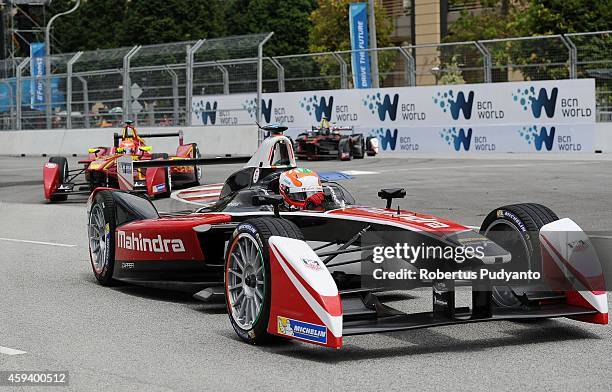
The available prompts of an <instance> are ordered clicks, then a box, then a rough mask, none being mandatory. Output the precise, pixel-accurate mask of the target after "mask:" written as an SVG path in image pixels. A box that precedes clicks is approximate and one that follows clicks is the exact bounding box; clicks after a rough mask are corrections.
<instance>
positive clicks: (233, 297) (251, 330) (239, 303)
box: [224, 217, 304, 345]
mask: <svg viewBox="0 0 612 392" xmlns="http://www.w3.org/2000/svg"><path fill="white" fill-rule="evenodd" d="M272 236H281V237H288V238H295V239H300V240H301V239H304V236H303V234H302V232H301V230H300V229H299V228H298V227H297V226H296V225H295V224H294V223H293V222H291V221H288V220H286V219H281V218H273V217H261V218H254V219H248V220H246V221H244V222H242V223H240V224H239V225H238V227H236V229H235V230H234V233H233V234H232V238H231V240H230V243H229V246H228V250H227V253H226V257H225V274H224V275H225V279H224V286H225V303H226V306H227V313H228V315H229V318H230V322H231V323H232V327H233V328H234V330H235V331H236V333H237V334H238V336H239V337H240V338H241V339H242V340H244V341H245V342H247V343H250V344H256V345H261V344H265V343H268V342H271V341H274V340H278V339H280V338H278V337H277V336H274V335H271V334H269V333H268V332H267V327H268V319H269V318H270V302H271V290H270V287H271V280H272V277H271V276H270V275H271V274H270V249H269V246H268V239H269V238H270V237H272Z"/></svg>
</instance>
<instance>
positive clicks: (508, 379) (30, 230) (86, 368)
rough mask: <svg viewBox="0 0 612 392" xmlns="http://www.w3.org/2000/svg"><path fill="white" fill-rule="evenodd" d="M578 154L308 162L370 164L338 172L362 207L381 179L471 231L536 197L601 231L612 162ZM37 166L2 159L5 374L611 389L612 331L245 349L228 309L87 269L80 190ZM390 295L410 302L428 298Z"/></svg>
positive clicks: (461, 329) (577, 327) (0, 364)
mask: <svg viewBox="0 0 612 392" xmlns="http://www.w3.org/2000/svg"><path fill="white" fill-rule="evenodd" d="M575 159H576V158H572V159H567V158H565V157H558V156H557V157H553V158H551V159H546V160H529V159H525V157H524V156H511V155H506V156H503V157H486V158H481V159H439V158H438V157H435V156H419V157H418V158H410V159H395V158H393V159H392V158H385V159H365V160H363V161H353V162H349V163H339V162H309V163H302V165H304V166H307V167H311V168H313V169H315V170H324V171H332V170H340V169H343V170H358V171H362V172H370V173H363V174H360V175H355V178H354V179H353V180H350V181H345V182H344V185H345V186H346V187H347V188H349V190H351V191H352V192H353V193H354V194H355V195H356V198H357V199H358V201H359V202H361V203H363V204H370V205H376V206H378V205H382V204H383V202H382V201H381V200H379V199H377V196H376V192H377V190H378V189H379V188H381V187H395V186H403V187H405V188H406V190H407V193H408V195H407V197H406V198H405V199H404V200H401V201H400V205H401V206H402V208H407V209H412V210H417V211H422V212H429V213H432V214H435V215H440V216H443V217H447V218H451V219H455V220H457V221H459V222H461V223H464V224H468V225H475V226H477V225H479V224H480V222H481V221H482V219H483V218H484V216H485V215H486V214H487V213H488V212H489V211H490V210H492V209H494V208H496V207H498V206H501V205H504V204H508V203H514V202H523V201H530V202H540V203H543V204H546V205H548V206H549V207H551V208H552V209H553V210H554V211H556V212H557V214H558V215H559V216H569V217H572V218H573V219H574V220H575V221H576V222H578V223H579V224H580V225H581V226H582V227H583V228H584V229H587V230H609V229H610V226H611V224H610V222H612V208H610V200H612V198H611V197H610V196H611V192H610V191H611V189H612V176H611V172H612V161H611V160H610V158H608V157H607V156H588V157H586V156H585V157H583V158H581V160H575ZM75 160H76V158H74V159H72V160H71V161H75ZM44 161H46V158H32V157H28V158H8V157H0V222H1V223H2V224H1V225H0V370H68V371H69V372H70V386H69V387H68V388H65V389H62V390H75V391H83V390H91V389H95V390H109V391H115V390H122V391H131V390H143V391H169V390H173V391H202V390H215V391H220V390H256V389H258V390H282V391H300V390H400V389H402V390H438V391H440V390H469V391H473V390H513V391H515V390H547V391H550V390H568V391H575V390H591V391H596V390H602V391H609V390H611V389H612V374H611V372H612V328H611V327H610V326H597V325H590V324H583V323H580V322H576V321H572V320H565V319H558V320H547V321H543V322H539V323H516V322H495V323H481V324H472V325H462V326H451V327H440V328H435V329H427V330H416V331H408V332H397V333H387V334H378V335H366V336H357V337H348V338H345V339H344V343H345V346H344V347H343V348H342V349H341V350H330V349H325V348H320V347H315V346H311V345H308V344H302V343H296V342H292V343H288V344H283V345H277V346H272V347H253V346H248V345H246V344H244V343H243V342H242V341H240V340H238V338H237V337H236V335H235V333H234V331H233V330H232V328H231V326H230V324H229V320H228V316H227V314H226V313H225V308H224V306H223V305H222V304H204V303H200V302H197V301H195V300H193V299H191V298H190V297H189V296H186V295H184V294H177V293H173V292H164V291H159V290H152V289H144V288H138V287H130V286H121V287H117V288H113V289H108V288H103V287H100V286H98V285H97V284H96V282H95V279H94V277H93V275H92V273H91V270H90V269H91V267H90V264H89V259H88V252H87V237H86V226H85V225H86V216H85V206H84V199H83V198H81V199H77V198H75V199H72V200H70V201H69V202H67V203H63V204H57V205H49V204H46V203H45V202H44V201H43V200H42V199H43V195H42V182H41V175H42V162H44ZM238 166H239V165H227V166H223V167H221V166H220V167H207V168H206V172H205V175H206V180H207V182H211V183H213V182H221V181H223V180H224V178H225V176H226V175H227V174H229V173H230V172H231V171H233V170H234V169H235V168H237V167H238ZM156 204H157V205H158V207H159V209H160V210H163V211H169V210H176V209H184V206H183V205H178V204H177V202H175V201H170V200H161V201H158V202H156ZM21 241H38V242H39V243H31V242H21ZM609 298H610V296H609ZM392 300H393V301H397V302H401V303H398V305H399V306H402V307H404V306H411V307H414V308H417V309H418V308H422V307H424V306H426V305H427V304H429V301H430V293H429V292H422V293H421V292H419V293H416V296H415V297H414V298H413V297H411V296H398V295H395V296H394V297H393V298H392ZM609 302H610V301H609ZM610 305H611V306H612V303H610ZM9 348H10V349H13V350H19V351H23V352H25V353H23V354H15V351H11V350H7V349H9ZM7 352H8V353H11V354H15V355H9V354H7ZM0 389H2V387H0ZM32 389H33V388H24V390H32ZM6 390H15V389H14V388H13V389H8V388H6ZM44 390H46V389H44Z"/></svg>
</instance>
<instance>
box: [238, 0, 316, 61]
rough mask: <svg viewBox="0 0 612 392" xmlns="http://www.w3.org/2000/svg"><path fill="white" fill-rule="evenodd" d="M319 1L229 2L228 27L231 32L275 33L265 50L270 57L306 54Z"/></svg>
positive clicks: (262, 0)
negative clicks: (313, 13) (313, 16)
mask: <svg viewBox="0 0 612 392" xmlns="http://www.w3.org/2000/svg"><path fill="white" fill-rule="evenodd" d="M316 6H317V3H316V0H284V1H277V0H251V1H246V0H233V1H229V2H228V6H227V16H228V28H229V32H230V34H232V35H241V34H248V33H264V32H270V31H273V32H274V35H273V36H272V38H271V40H270V41H269V42H268V43H266V45H265V47H264V49H265V54H266V55H268V56H281V55H286V54H297V53H305V52H307V51H308V35H309V33H310V30H311V28H312V23H311V22H310V20H309V16H310V13H311V12H312V11H313V10H314V9H315V8H316Z"/></svg>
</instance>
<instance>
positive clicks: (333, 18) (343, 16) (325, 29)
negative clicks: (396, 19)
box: [309, 0, 393, 52]
mask: <svg viewBox="0 0 612 392" xmlns="http://www.w3.org/2000/svg"><path fill="white" fill-rule="evenodd" d="M354 2H355V1H354V0H318V3H319V7H318V8H317V9H315V10H314V11H313V12H312V13H311V14H310V20H311V21H312V23H313V28H312V30H311V32H310V37H309V41H310V45H309V48H310V51H311V52H330V51H337V50H350V49H351V40H350V31H349V4H350V3H354ZM375 14H376V44H377V46H378V47H379V48H385V47H388V46H391V32H392V31H393V26H392V25H391V23H390V19H389V18H388V17H387V14H386V13H385V10H384V9H383V7H382V4H381V3H380V2H379V1H377V2H376V4H375Z"/></svg>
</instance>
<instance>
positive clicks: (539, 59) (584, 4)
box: [445, 0, 612, 80]
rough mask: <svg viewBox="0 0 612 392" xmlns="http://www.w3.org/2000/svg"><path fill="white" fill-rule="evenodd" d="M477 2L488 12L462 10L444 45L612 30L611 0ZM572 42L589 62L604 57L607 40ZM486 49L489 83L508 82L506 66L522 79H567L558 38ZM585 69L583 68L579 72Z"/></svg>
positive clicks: (565, 58) (593, 39)
mask: <svg viewBox="0 0 612 392" xmlns="http://www.w3.org/2000/svg"><path fill="white" fill-rule="evenodd" d="M481 3H483V5H484V6H485V7H487V8H485V9H484V10H482V11H481V12H479V13H470V12H463V13H462V14H461V16H460V17H459V19H458V20H457V21H456V22H454V23H453V24H452V25H451V27H450V29H449V34H448V36H447V37H446V38H445V41H446V42H458V41H472V40H483V39H491V38H506V37H521V36H537V35H550V34H566V33H573V32H588V31H601V30H609V29H611V28H612V1H611V0H604V1H592V0H516V1H510V0H501V1H500V0H486V1H481ZM572 39H573V40H574V41H575V43H576V45H577V46H578V48H579V51H580V52H581V53H583V54H584V55H586V56H590V57H592V58H597V57H600V56H605V55H606V53H605V52H607V51H608V48H609V47H610V45H611V44H612V42H610V39H608V38H606V37H599V38H598V37H584V38H581V37H576V38H572ZM487 47H488V48H489V50H490V51H491V54H492V57H493V66H494V72H493V78H494V80H504V79H505V78H507V72H506V71H507V69H508V68H509V67H510V66H512V67H513V68H514V69H518V70H520V72H521V73H522V74H523V76H524V77H525V78H526V79H532V80H536V79H559V78H567V77H568V76H569V74H568V66H567V64H566V62H567V57H568V54H567V52H568V50H567V48H566V47H565V45H564V44H563V42H562V41H561V40H559V39H549V40H522V41H506V42H499V43H492V44H488V45H487ZM579 57H580V54H579ZM532 65H537V66H535V67H534V66H532ZM588 68H589V66H585V67H582V71H583V73H585V72H587V71H588ZM579 72H580V70H579Z"/></svg>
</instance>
